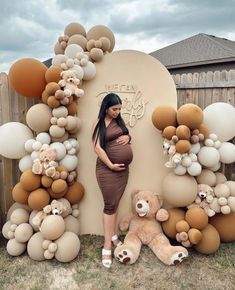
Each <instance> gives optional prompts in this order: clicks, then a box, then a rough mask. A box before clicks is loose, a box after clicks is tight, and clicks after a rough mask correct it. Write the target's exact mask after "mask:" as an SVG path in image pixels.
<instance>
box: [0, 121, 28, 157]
mask: <svg viewBox="0 0 235 290" xmlns="http://www.w3.org/2000/svg"><path fill="white" fill-rule="evenodd" d="M32 138H33V133H32V132H31V130H30V129H29V128H28V127H27V126H25V125H24V124H21V123H18V122H9V123H6V124H4V125H2V126H1V127H0V154H1V155H3V156H4V157H6V158H10V159H20V158H22V157H23V156H25V155H26V154H27V152H26V151H25V148H24V144H25V142H26V141H27V140H28V139H32Z"/></svg>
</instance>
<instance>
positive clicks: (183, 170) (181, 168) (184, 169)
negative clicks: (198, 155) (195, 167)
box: [174, 165, 187, 175]
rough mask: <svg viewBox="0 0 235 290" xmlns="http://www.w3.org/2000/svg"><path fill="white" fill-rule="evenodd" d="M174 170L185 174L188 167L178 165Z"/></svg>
mask: <svg viewBox="0 0 235 290" xmlns="http://www.w3.org/2000/svg"><path fill="white" fill-rule="evenodd" d="M174 172H175V174H176V175H184V174H185V173H186V172H187V169H186V168H185V167H184V166H182V165H178V166H177V167H176V168H175V169H174Z"/></svg>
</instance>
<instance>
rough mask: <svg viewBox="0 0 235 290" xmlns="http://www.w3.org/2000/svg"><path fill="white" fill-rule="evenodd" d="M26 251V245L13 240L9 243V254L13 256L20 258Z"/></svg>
mask: <svg viewBox="0 0 235 290" xmlns="http://www.w3.org/2000/svg"><path fill="white" fill-rule="evenodd" d="M25 250H26V243H19V242H17V240H16V239H11V240H9V241H8V243H7V252H8V254H9V255H11V256H15V257H16V256H20V255H22V254H23V253H24V251H25Z"/></svg>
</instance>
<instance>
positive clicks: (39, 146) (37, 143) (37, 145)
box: [32, 141, 42, 151]
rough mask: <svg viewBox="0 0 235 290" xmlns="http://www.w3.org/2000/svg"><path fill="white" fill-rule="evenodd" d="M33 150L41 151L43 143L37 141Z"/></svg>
mask: <svg viewBox="0 0 235 290" xmlns="http://www.w3.org/2000/svg"><path fill="white" fill-rule="evenodd" d="M32 147H33V150H34V151H39V150H40V149H41V147H42V143H41V142H39V141H35V142H34V143H33V146H32Z"/></svg>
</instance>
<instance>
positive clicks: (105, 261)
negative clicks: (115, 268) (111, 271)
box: [102, 248, 112, 268]
mask: <svg viewBox="0 0 235 290" xmlns="http://www.w3.org/2000/svg"><path fill="white" fill-rule="evenodd" d="M102 256H112V251H111V250H106V249H104V248H103V249H102ZM102 264H103V266H104V267H106V268H110V267H111V265H112V258H110V259H103V257H102Z"/></svg>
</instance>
